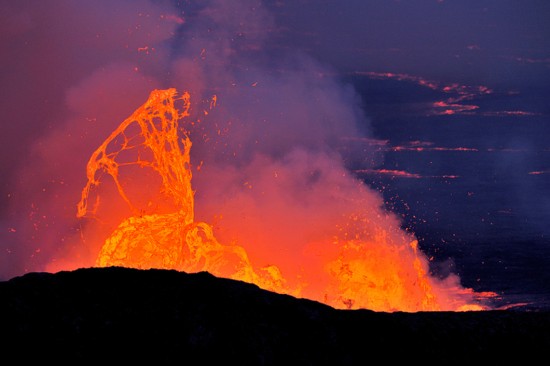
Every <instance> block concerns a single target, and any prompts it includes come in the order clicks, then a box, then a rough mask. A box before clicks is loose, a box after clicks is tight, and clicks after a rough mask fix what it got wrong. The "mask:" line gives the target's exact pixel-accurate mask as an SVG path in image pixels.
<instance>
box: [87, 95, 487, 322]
mask: <svg viewBox="0 0 550 366" xmlns="http://www.w3.org/2000/svg"><path fill="white" fill-rule="evenodd" d="M190 106H191V103H190V95H189V93H187V92H185V93H182V94H181V95H180V94H178V92H177V91H176V89H174V88H172V89H166V90H154V91H152V92H151V94H150V96H149V99H148V100H147V101H146V102H145V104H143V105H142V106H141V107H140V108H138V109H137V110H136V111H135V112H134V113H133V114H132V115H131V116H130V117H129V118H127V119H126V120H125V121H123V122H122V124H120V125H119V127H118V128H117V129H116V130H115V131H113V133H112V134H111V135H110V136H109V137H108V138H107V139H106V140H105V141H104V142H103V143H102V144H101V145H100V146H99V148H97V150H95V152H94V153H93V154H92V156H91V158H90V160H89V162H88V165H87V179H88V181H87V184H86V185H85V187H84V189H83V190H82V197H81V200H80V202H79V203H78V213H77V216H78V217H88V218H94V219H98V220H101V219H102V218H101V215H100V214H99V213H98V208H99V206H100V205H102V204H103V203H104V202H103V201H102V200H101V190H100V187H99V186H100V183H101V184H103V183H105V179H104V178H108V177H111V178H112V181H113V183H114V187H115V188H116V192H117V194H118V196H120V198H121V199H122V200H123V201H124V203H125V205H126V206H127V207H128V208H129V212H130V215H129V217H125V218H123V219H122V221H121V222H120V223H119V224H118V226H117V227H116V229H115V230H114V231H113V232H112V233H111V234H110V236H109V237H108V238H106V239H105V242H104V244H103V246H102V247H101V249H100V251H99V254H98V256H97V260H96V263H95V265H96V266H99V267H106V266H124V267H133V268H142V269H148V268H164V269H176V270H181V271H185V272H199V271H207V272H210V273H212V274H213V275H216V276H219V277H225V278H231V279H235V280H241V281H245V282H249V283H254V284H256V285H258V286H259V287H261V288H263V289H266V290H270V291H274V292H278V293H286V294H290V295H293V296H297V297H307V298H310V299H312V300H316V301H320V302H324V303H326V304H328V305H330V306H333V307H335V308H341V309H357V308H367V309H372V310H376V311H410V312H414V311H439V310H455V311H456V310H481V309H483V308H484V306H483V305H480V302H479V299H480V298H483V295H482V294H478V295H477V296H476V295H475V294H474V293H473V292H472V291H471V290H470V289H464V288H462V287H460V286H458V285H457V284H456V279H455V280H454V281H450V280H447V281H441V280H438V279H435V278H432V277H431V276H430V275H429V270H428V268H429V262H428V260H427V259H426V257H425V256H424V255H423V253H422V252H421V251H420V250H419V248H418V242H417V241H416V240H415V239H414V237H412V236H411V235H410V234H408V233H407V234H403V235H397V236H396V235H393V234H391V233H390V232H391V231H392V230H394V229H392V228H388V227H383V226H380V225H375V226H374V227H373V224H372V222H373V220H371V219H370V218H369V217H368V215H367V214H366V213H364V212H357V213H355V214H353V215H351V216H350V217H348V218H347V219H348V222H347V223H344V224H342V223H338V224H336V223H335V226H339V231H338V232H340V233H341V234H340V235H336V236H334V235H333V236H330V237H327V238H325V239H324V240H322V241H318V240H317V241H315V242H311V243H305V245H306V246H307V248H308V253H310V258H309V259H308V260H306V261H303V263H301V265H300V268H296V269H295V270H290V271H288V270H287V271H286V272H285V273H283V271H281V270H280V268H281V267H283V266H281V263H279V264H278V263H273V264H271V265H268V266H262V267H258V266H256V265H255V264H254V263H252V261H251V260H250V259H249V255H248V252H247V243H220V242H219V241H218V240H217V239H216V237H215V233H214V229H213V227H212V226H211V225H209V224H208V223H205V222H197V221H195V217H194V191H193V188H192V185H191V180H192V169H191V159H190V152H191V146H192V141H191V138H190V132H189V130H188V129H186V128H185V126H180V125H179V122H180V121H183V122H184V123H187V124H193V123H195V122H192V121H189V117H190V113H189V109H190ZM188 126H189V125H188ZM143 170H148V171H150V172H152V173H153V176H155V177H156V178H154V179H156V180H155V182H156V183H155V184H149V183H148V181H144V180H140V179H135V178H134V179H132V178H131V177H132V176H133V175H134V174H136V173H137V172H142V171H143ZM128 177H130V178H128ZM148 177H149V178H147V180H150V179H153V178H150V175H149V176H148ZM146 191H148V192H146ZM152 191H154V192H152ZM92 196H94V197H95V200H93V197H92ZM290 209H291V208H290ZM103 219H104V218H103ZM375 222H378V221H376V220H375ZM367 227H368V229H367ZM396 238H398V239H396ZM276 250H277V248H273V251H276ZM289 261H290V262H293V261H292V260H290V259H289ZM284 267H285V268H288V265H287V266H284ZM304 267H308V268H304Z"/></svg>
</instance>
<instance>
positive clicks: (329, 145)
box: [0, 0, 483, 311]
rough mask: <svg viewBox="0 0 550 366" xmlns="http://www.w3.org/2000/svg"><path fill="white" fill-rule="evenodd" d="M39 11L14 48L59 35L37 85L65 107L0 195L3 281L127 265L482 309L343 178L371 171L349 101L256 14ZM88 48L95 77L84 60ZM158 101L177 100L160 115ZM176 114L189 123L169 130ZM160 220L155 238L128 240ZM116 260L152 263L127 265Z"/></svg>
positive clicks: (395, 305)
mask: <svg viewBox="0 0 550 366" xmlns="http://www.w3.org/2000/svg"><path fill="white" fill-rule="evenodd" d="M35 5H36V4H26V3H25V4H22V5H20V6H19V7H18V8H17V9H10V11H13V12H16V13H17V14H18V17H15V18H14V19H15V20H14V22H19V23H21V24H19V23H18V24H19V27H13V28H12V29H14V32H16V34H14V37H23V36H25V35H26V34H28V33H29V32H30V33H32V34H33V35H35V36H36V37H37V40H36V44H35V45H31V46H32V47H34V48H32V49H33V51H34V52H35V53H36V52H38V51H39V50H40V49H42V48H43V47H45V44H47V43H46V42H47V40H46V38H47V37H46V35H41V30H42V29H43V28H44V27H45V25H46V24H48V25H49V24H50V23H51V24H52V25H54V26H55V27H54V28H55V30H56V31H55V32H53V31H52V32H53V34H49V35H47V36H52V37H53V39H55V40H56V41H58V42H59V47H61V46H63V51H64V53H65V54H67V55H68V57H66V58H63V60H60V61H56V63H54V67H53V68H54V70H53V71H54V72H52V73H46V74H44V73H39V72H31V73H30V74H29V75H31V76H34V77H36V78H40V80H42V81H43V82H42V83H41V84H40V85H44V87H45V88H47V87H49V85H50V84H49V82H52V86H51V87H52V88H54V89H55V92H56V93H57V94H59V95H61V96H62V97H60V98H58V99H55V100H54V101H53V102H52V103H54V105H53V106H50V105H49V104H48V105H45V106H42V107H43V109H45V110H47V111H48V113H47V114H46V113H45V114H44V117H43V118H44V119H45V120H39V121H37V122H35V123H37V127H36V128H37V129H39V130H40V131H41V133H37V136H38V137H36V136H35V137H29V138H28V141H29V142H30V143H32V149H31V150H30V152H29V153H28V155H27V156H25V160H24V161H21V162H20V164H19V165H20V166H21V167H24V168H22V169H20V170H19V171H18V174H17V178H15V179H14V180H13V181H12V182H11V185H10V188H9V197H10V202H9V203H10V206H9V208H8V209H7V211H6V212H7V213H6V214H5V215H4V217H6V219H5V221H6V223H5V225H6V226H7V227H8V228H9V230H8V234H7V235H6V237H5V238H2V245H3V246H5V248H4V250H3V254H2V257H1V259H0V260H1V262H2V263H1V264H2V266H1V268H2V276H3V277H11V276H13V275H17V274H20V273H22V272H25V271H37V270H48V271H56V270H61V269H72V268H77V267H82V266H94V265H111V264H120V265H128V266H132V265H134V266H138V267H140V268H146V267H163V268H176V269H180V270H188V271H196V270H211V271H212V272H213V273H214V274H216V275H222V276H227V277H232V278H237V279H243V280H247V281H251V282H255V283H257V284H258V285H260V286H262V287H266V288H269V289H272V290H275V291H279V292H286V293H290V294H293V295H296V296H302V297H308V298H312V299H315V300H318V301H322V302H326V303H328V304H329V305H332V306H335V307H339V308H360V307H365V308H371V309H374V310H385V311H394V310H404V311H418V310H460V309H469V308H472V307H477V308H482V307H483V304H477V301H476V297H478V296H479V297H480V296H481V295H478V296H476V294H474V293H472V291H471V290H470V289H465V288H462V286H461V285H460V280H459V278H458V277H457V276H454V275H450V276H449V277H447V278H446V279H444V280H440V279H436V278H433V277H431V276H430V274H429V262H428V260H427V258H426V257H425V256H424V255H423V253H422V252H421V251H420V249H419V248H418V245H417V241H416V238H415V237H414V235H413V234H412V233H410V232H409V231H407V230H403V229H402V228H401V222H400V221H399V220H398V218H397V217H396V216H395V215H394V214H392V213H391V212H387V211H385V210H384V209H383V200H382V197H381V195H380V194H379V193H378V192H376V191H373V190H372V189H370V188H369V187H368V186H367V185H365V184H364V183H363V182H361V181H360V180H359V179H357V178H356V177H355V176H354V175H353V173H352V172H351V170H350V169H349V167H350V164H352V163H355V162H357V161H361V162H362V163H363V167H365V165H367V167H368V165H369V164H372V163H373V160H374V158H375V157H374V155H373V154H372V153H371V152H370V150H369V149H368V147H364V148H362V149H360V150H359V151H360V155H357V152H355V150H350V149H346V146H345V141H349V139H346V138H347V137H350V136H352V137H353V136H361V137H367V134H368V121H367V119H366V117H365V116H364V114H363V113H362V110H361V106H360V104H359V103H358V97H357V95H356V94H355V92H354V90H353V89H352V88H351V87H350V86H349V85H346V84H343V83H341V82H340V81H339V80H338V79H337V78H335V77H333V76H329V75H331V74H332V73H331V72H330V71H331V70H329V69H328V68H327V67H325V66H323V65H321V64H319V63H318V62H316V61H315V60H313V59H311V58H310V57H308V56H307V55H305V54H303V53H300V52H297V51H295V50H293V49H291V48H275V47H274V41H273V39H274V38H275V35H276V34H277V32H279V31H280V30H279V29H278V28H277V24H276V23H275V22H274V20H273V18H272V17H271V16H270V14H269V11H268V10H267V9H265V8H264V7H263V6H261V5H259V4H258V3H256V2H253V1H238V2H225V1H215V0H214V1H209V2H200V4H194V3H185V4H184V5H181V9H177V8H175V7H172V6H170V5H166V4H165V5H159V4H157V3H156V2H155V3H153V2H148V1H139V2H130V1H128V2H125V1H120V2H116V7H117V8H118V9H117V10H118V11H117V12H116V14H119V13H120V14H122V15H123V16H121V17H120V18H116V19H112V15H110V16H108V15H109V14H112V9H111V2H98V3H97V5H95V6H94V11H93V12H89V11H87V9H83V8H78V9H77V8H75V7H74V5H71V3H63V2H61V3H56V5H54V6H53V8H49V9H48V10H47V11H46V12H45V13H41V12H39V11H36V10H34V8H33V6H35ZM75 19H77V20H80V21H76V20H75ZM109 19H112V20H113V21H112V22H110V21H107V20H109ZM82 23H84V24H86V27H81V25H82ZM67 34H71V36H70V37H69V38H67V39H63V37H68V36H67ZM41 37H43V38H41ZM98 37H99V39H98ZM102 40H103V41H102ZM82 44H86V45H87V47H89V49H86V50H85V54H88V52H89V54H93V55H94V57H93V58H92V59H90V58H86V57H77V55H78V52H80V50H81V45H82ZM35 53H30V52H29V54H28V55H26V57H27V59H28V60H31V59H32V58H33V57H34V56H35ZM13 67H20V66H17V65H14V66H13ZM31 71H32V70H31ZM58 75H66V77H65V78H61V80H60V81H59V82H58V83H53V78H55V77H57V76H58ZM50 77H51V78H52V79H51V80H50V79H48V78H50ZM171 88H175V89H171ZM162 90H164V91H165V92H167V91H173V94H172V92H170V93H169V95H168V96H165V97H163V98H160V99H159V100H160V101H159V100H157V99H155V97H154V95H156V94H155V93H157V92H161V91H162ZM176 90H177V92H179V93H180V94H175V93H176ZM151 91H154V92H153V93H151V95H150V94H149V93H150V92H151ZM186 92H189V94H186ZM148 95H150V99H149V100H148V99H147V97H148ZM176 95H177V96H176ZM184 96H189V99H187V97H184ZM181 98H183V99H181ZM154 100H157V101H156V102H153V101H154ZM146 101H147V102H146ZM176 101H177V103H181V102H182V101H185V103H184V104H185V105H184V106H183V109H181V108H180V109H178V108H176V107H174V108H175V109H171V110H170V111H167V113H164V112H166V111H165V110H164V109H163V108H165V107H166V106H167V105H171V103H172V102H176ZM19 103H21V106H20V107H21V109H23V106H25V105H26V103H27V101H26V100H24V101H20V102H19ZM144 103H145V104H144ZM177 103H176V104H177ZM140 105H143V106H142V107H139V106H140ZM147 106H148V107H147ZM16 109H19V108H16ZM133 111H135V112H134V113H133ZM159 111H164V112H163V113H161V114H158V113H159ZM33 117H36V116H33ZM139 121H141V122H139ZM121 122H122V124H121ZM142 123H143V124H145V125H147V123H150V125H149V126H150V127H147V128H151V129H150V130H148V129H147V128H145V130H144V127H143V126H144V125H143V124H142ZM163 123H166V126H165V125H164V124H163ZM125 124H127V125H125ZM159 126H160V127H159ZM162 126H165V127H162ZM126 127H127V128H126ZM113 131H114V132H113ZM146 131H148V132H146ZM169 135H170V136H172V137H170V138H168V136H169ZM174 136H176V138H175V139H174ZM148 137H151V138H152V139H153V140H155V139H156V140H155V141H154V143H156V144H157V145H154V144H153V143H152V142H147V139H148ZM159 141H164V143H162V144H159ZM153 146H156V147H153ZM191 146H192V148H191ZM98 147H99V148H98ZM94 151H95V153H94ZM342 151H347V153H346V154H344V153H342ZM350 151H351V152H350ZM90 156H92V159H90ZM167 157H170V159H172V158H173V159H174V161H172V162H166V161H163V159H165V158H167ZM103 158H105V159H103ZM178 159H179V160H178ZM94 161H95V162H97V163H98V165H96V166H95V168H93V167H92V168H93V169H92V171H90V163H92V162H94ZM113 162H116V164H118V165H116V164H114V165H113ZM87 163H88V176H86V170H85V168H86V164H87ZM172 163H173V164H175V165H171V164H172ZM92 165H93V164H92ZM162 166H169V168H168V169H169V171H166V170H163V168H160V167H162ZM174 166H178V168H177V169H175V168H174ZM94 169H95V170H94ZM113 169H114V170H113ZM114 171H120V172H122V171H124V173H121V175H120V180H117V179H113V178H116V174H113V172H114ZM178 174H180V175H178ZM87 178H88V182H86V179H87ZM191 178H192V179H191ZM90 182H92V183H90ZM87 184H88V185H87ZM82 187H86V188H85V192H87V191H86V189H87V188H90V189H91V190H90V192H91V193H92V194H90V195H89V196H87V195H86V193H83V194H84V196H82V198H83V201H81V204H80V206H79V208H85V209H84V210H81V211H80V212H79V216H85V218H82V217H76V215H75V213H76V212H77V202H78V200H79V199H80V198H81V193H82V192H81V190H82ZM92 197H93V198H92ZM152 218H155V220H158V221H155V220H151V221H150V222H153V223H154V224H153V226H155V227H157V228H161V229H162V231H163V234H162V235H160V234H159V231H155V233H156V234H154V235H152V236H151V238H150V239H147V240H145V241H140V240H138V241H132V240H130V239H128V238H130V237H131V236H129V237H125V236H124V235H126V234H124V233H128V230H129V231H131V232H133V233H137V234H136V235H139V230H138V228H139V227H140V225H139V223H143V222H145V221H148V220H149V219H152ZM172 224H173V225H174V226H173V227H174V230H173V231H171V230H170V229H169V228H170V227H172V226H171V225H172ZM182 225H183V226H182ZM182 227H183V229H181V228H182ZM125 228H127V229H128V228H129V229H128V230H126V231H125ZM151 230H153V229H151ZM180 233H183V234H184V236H185V238H184V237H182V236H181V235H179V234H180ZM183 234H182V235H183ZM116 235H121V236H120V237H119V238H122V239H121V240H119V241H116V239H113V238H114V236H115V237H116ZM159 235H160V236H159ZM160 237H162V238H160ZM134 238H135V237H134ZM159 238H160V239H159ZM115 242H116V243H118V244H119V245H114V244H113V243H115ZM116 243H115V244H116ZM120 243H123V246H124V245H126V246H132V245H134V246H138V243H147V245H152V246H153V247H154V248H157V249H154V248H153V249H152V248H149V249H146V250H145V251H143V252H140V253H141V254H140V255H143V254H144V253H145V256H146V257H142V258H141V259H139V260H138V261H137V262H125V254H124V253H128V252H127V251H126V252H124V251H122V252H120V251H119V249H117V248H120ZM140 245H141V244H140ZM205 246H207V247H208V248H210V249H209V250H206V249H204V248H205ZM109 248H111V249H113V248H115V249H113V250H110V249H109ZM158 248H162V249H158ZM167 248H168V249H167ZM178 251H179V252H178ZM182 251H183V252H182ZM106 252H109V253H110V254H108V256H107V258H108V259H107V260H105V261H103V262H102V260H101V258H105V257H102V255H103V254H105V253H106ZM4 253H5V254H4ZM100 253H101V254H100ZM121 253H122V254H121ZM133 253H134V252H133ZM135 253H137V252H135ZM182 253H183V254H182ZM197 253H199V254H198V255H196V256H195V257H194V255H195V254H197ZM98 256H99V258H98ZM195 259H196V260H195ZM132 263H133V264H132ZM136 263H137V264H136ZM220 263H222V264H220ZM218 264H220V265H218ZM476 304H477V305H476Z"/></svg>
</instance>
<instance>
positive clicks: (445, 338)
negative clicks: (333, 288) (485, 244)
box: [0, 267, 550, 365]
mask: <svg viewBox="0 0 550 366" xmlns="http://www.w3.org/2000/svg"><path fill="white" fill-rule="evenodd" d="M0 326H1V328H0V329H1V332H2V341H1V344H2V346H1V348H0V351H1V354H2V359H4V360H6V359H10V358H11V359H12V360H17V364H28V362H29V361H54V362H57V363H61V362H62V363H65V362H71V363H90V362H93V363H96V362H98V363H99V362H101V363H107V364H111V363H112V362H124V364H128V363H131V362H137V363H139V364H144V363H154V364H179V365H197V364H201V365H206V364H220V365H376V364H390V365H391V364H396V362H397V361H401V362H412V363H414V364H417V363H418V362H420V363H421V364H437V365H441V364H443V365H446V364H465V363H467V362H476V364H477V363H478V362H479V361H489V363H488V364H491V365H494V364H497V363H498V362H500V361H502V362H504V361H505V362H506V364H508V363H509V362H513V361H515V360H520V361H521V362H522V364H529V363H530V362H529V361H530V360H537V359H540V358H542V360H547V357H548V354H549V352H550V313H549V312H546V311H543V312H537V311H510V310H494V311H483V312H461V313H454V312H419V313H401V312H398V313H378V312H373V311H369V310H353V311H345V310H335V309H333V308H330V307H328V306H325V305H323V304H320V303H317V302H314V301H310V300H304V299H296V298H294V297H291V296H287V295H280V294H275V293H271V292H268V291H264V290H261V289H260V288H258V287H257V286H255V285H251V284H247V283H243V282H239V281H233V280H228V279H223V278H217V277H214V276H212V275H210V274H208V273H197V274H187V273H183V272H177V271H170V270H137V269H128V268H118V267H112V268H88V269H79V270H75V271H70V272H59V273H56V274H49V273H29V274H26V275H24V276H21V277H16V278H13V279H11V280H9V281H5V282H0Z"/></svg>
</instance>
